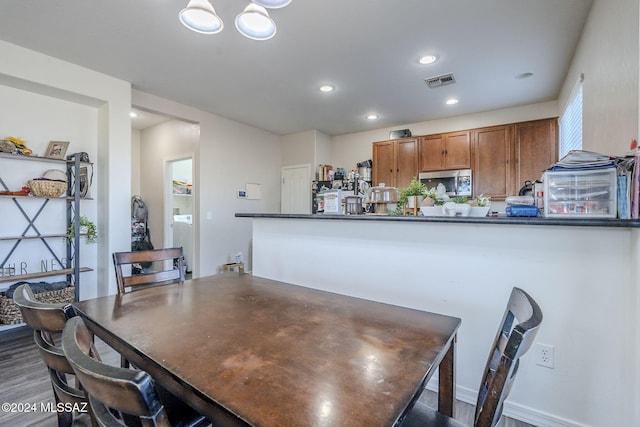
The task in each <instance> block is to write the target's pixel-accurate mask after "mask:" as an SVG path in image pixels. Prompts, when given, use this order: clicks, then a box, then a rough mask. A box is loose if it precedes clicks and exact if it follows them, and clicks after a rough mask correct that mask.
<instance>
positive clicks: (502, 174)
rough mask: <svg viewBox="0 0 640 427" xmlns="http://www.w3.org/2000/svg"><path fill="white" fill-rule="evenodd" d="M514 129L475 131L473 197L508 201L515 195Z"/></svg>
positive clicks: (472, 138) (473, 142)
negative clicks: (479, 196)
mask: <svg viewBox="0 0 640 427" xmlns="http://www.w3.org/2000/svg"><path fill="white" fill-rule="evenodd" d="M513 129H514V126H513V125H505V126H493V127H488V128H483V129H475V130H473V131H471V140H472V144H471V146H472V152H473V159H474V162H473V168H472V169H473V194H474V195H475V196H476V197H477V196H478V195H480V194H483V195H485V196H487V197H491V198H494V199H504V198H505V197H507V196H509V195H512V194H513V190H512V189H513V187H514V184H513V167H512V166H513V162H512V157H513V139H512V135H513Z"/></svg>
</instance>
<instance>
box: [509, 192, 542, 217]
mask: <svg viewBox="0 0 640 427" xmlns="http://www.w3.org/2000/svg"><path fill="white" fill-rule="evenodd" d="M505 202H506V203H507V208H506V209H505V212H506V213H507V216H519V217H536V216H538V213H539V212H540V210H539V209H538V207H537V206H536V205H535V199H534V198H533V196H532V195H522V194H520V195H518V196H509V197H507V198H506V199H505Z"/></svg>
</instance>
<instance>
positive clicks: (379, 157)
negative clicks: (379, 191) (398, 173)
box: [371, 141, 396, 187]
mask: <svg viewBox="0 0 640 427" xmlns="http://www.w3.org/2000/svg"><path fill="white" fill-rule="evenodd" d="M393 147H394V144H393V141H382V142H374V143H373V158H372V159H373V166H372V169H371V175H372V178H373V179H372V181H373V185H374V186H376V185H379V184H380V183H381V182H384V183H385V184H386V185H387V186H389V187H393V186H395V169H396V165H395V153H394V149H393Z"/></svg>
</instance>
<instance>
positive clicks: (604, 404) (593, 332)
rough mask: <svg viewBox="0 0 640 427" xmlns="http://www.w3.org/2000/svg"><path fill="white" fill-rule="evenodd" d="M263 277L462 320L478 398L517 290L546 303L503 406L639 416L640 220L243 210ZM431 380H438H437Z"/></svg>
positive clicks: (468, 396) (560, 415)
mask: <svg viewBox="0 0 640 427" xmlns="http://www.w3.org/2000/svg"><path fill="white" fill-rule="evenodd" d="M236 217H239V218H246V219H247V220H249V219H250V220H252V222H253V241H252V245H253V253H252V272H253V274H254V275H256V276H260V277H266V278H270V279H275V280H281V281H285V282H290V283H295V284H298V285H303V286H308V287H311V288H317V289H322V290H327V291H331V292H336V293H340V294H346V295H352V296H357V297H362V298H366V299H371V300H375V301H382V302H386V303H390V304H395V305H400V306H405V307H411V308H416V309H420V310H428V311H433V312H439V313H443V314H447V315H452V316H456V317H460V318H462V326H461V327H460V330H459V335H458V353H457V367H456V369H457V396H458V398H459V399H461V400H464V401H468V402H473V401H474V400H475V398H476V395H475V393H476V390H478V386H479V380H480V376H481V374H482V369H483V368H484V362H485V360H486V355H487V351H488V348H489V345H490V343H491V340H492V339H493V334H494V332H495V327H496V325H497V324H498V323H499V321H500V318H501V316H502V313H503V310H504V304H505V302H506V300H507V298H508V296H509V292H510V291H511V288H512V287H514V286H518V287H521V288H523V289H525V290H526V291H527V292H529V293H530V294H531V295H532V296H533V297H534V298H535V299H536V300H537V301H538V303H539V304H540V306H541V308H542V311H543V313H544V320H543V323H542V326H541V328H540V332H539V334H538V337H537V343H542V344H547V345H551V346H553V349H554V356H555V357H554V360H553V365H554V366H553V368H548V367H542V366H538V365H536V357H535V354H536V348H535V346H534V348H533V349H532V350H531V352H530V353H529V354H527V355H525V357H524V358H523V359H522V360H521V366H520V371H519V373H518V378H517V380H516V382H515V385H514V388H513V391H512V393H511V395H510V398H509V400H508V401H507V403H506V404H505V414H506V415H508V416H512V417H514V418H517V419H520V420H523V421H527V422H529V423H531V424H534V425H546V426H556V425H558V426H559V425H568V426H585V425H620V426H623V425H628V426H631V425H638V422H640V420H636V419H635V418H634V417H635V415H634V411H633V407H634V405H633V402H632V400H633V396H634V393H635V388H636V386H637V384H636V383H635V377H634V375H632V374H630V373H632V372H635V370H636V369H640V366H639V365H638V363H639V362H638V357H637V355H636V354H635V351H636V350H635V349H636V345H637V344H636V343H637V340H638V339H640V338H638V337H640V310H639V307H640V297H639V295H638V284H639V282H640V277H639V269H638V267H637V264H638V262H637V260H638V257H639V254H640V222H639V221H637V220H625V221H621V220H605V219H578V220H576V219H571V220H569V219H561V220H560V219H546V218H508V217H498V218H491V217H487V218H447V217H393V216H366V215H352V216H345V215H331V216H330V215H291V214H254V213H239V214H236ZM429 388H431V389H436V386H435V384H430V386H429Z"/></svg>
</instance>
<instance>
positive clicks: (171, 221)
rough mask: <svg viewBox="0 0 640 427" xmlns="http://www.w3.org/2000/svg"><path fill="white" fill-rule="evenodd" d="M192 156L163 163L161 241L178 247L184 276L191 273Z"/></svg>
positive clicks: (192, 235) (192, 239)
mask: <svg viewBox="0 0 640 427" xmlns="http://www.w3.org/2000/svg"><path fill="white" fill-rule="evenodd" d="M193 195H194V192H193V155H186V156H180V157H179V158H174V159H167V160H166V161H165V209H164V212H165V227H164V229H165V242H166V244H167V246H169V247H180V246H181V247H182V250H183V252H184V260H185V264H186V266H187V274H190V273H191V272H192V271H193V268H194V263H195V257H194V256H193V254H194V250H193V248H194V232H193V224H194V218H193V217H194V213H195V209H194V203H193Z"/></svg>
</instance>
